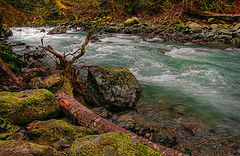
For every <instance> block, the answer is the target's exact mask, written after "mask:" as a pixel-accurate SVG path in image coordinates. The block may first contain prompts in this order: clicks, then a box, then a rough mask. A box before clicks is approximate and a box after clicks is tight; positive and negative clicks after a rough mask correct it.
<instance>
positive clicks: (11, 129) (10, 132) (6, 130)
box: [0, 118, 20, 140]
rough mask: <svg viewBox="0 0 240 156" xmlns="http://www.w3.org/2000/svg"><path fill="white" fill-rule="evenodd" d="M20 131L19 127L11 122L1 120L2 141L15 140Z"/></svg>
mask: <svg viewBox="0 0 240 156" xmlns="http://www.w3.org/2000/svg"><path fill="white" fill-rule="evenodd" d="M19 130H20V127H19V126H17V125H12V124H11V123H10V122H9V121H7V120H5V119H2V118H0V140H4V139H11V138H13V137H14V136H15V133H16V132H18V131H19Z"/></svg>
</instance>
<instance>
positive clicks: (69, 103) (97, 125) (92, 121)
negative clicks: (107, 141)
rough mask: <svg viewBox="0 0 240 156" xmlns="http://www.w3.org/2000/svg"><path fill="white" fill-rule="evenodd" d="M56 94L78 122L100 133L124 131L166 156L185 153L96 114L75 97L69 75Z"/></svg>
mask: <svg viewBox="0 0 240 156" xmlns="http://www.w3.org/2000/svg"><path fill="white" fill-rule="evenodd" d="M55 95H56V97H58V98H59V99H58V102H59V104H60V106H61V107H62V109H63V110H64V111H65V112H66V113H67V114H69V115H70V116H71V117H73V118H74V119H76V120H77V121H78V123H79V124H81V125H84V126H86V127H89V128H93V129H97V130H98V132H99V133H107V132H114V131H120V132H123V133H125V134H127V135H128V136H129V137H131V138H133V139H137V140H139V141H140V142H142V143H143V144H145V145H146V146H148V147H150V148H152V149H153V150H155V151H157V152H159V153H162V154H164V155H166V156H168V155H169V156H177V155H185V154H183V153H180V152H178V151H176V150H173V149H170V148H167V147H165V146H162V145H159V144H157V143H154V142H151V141H149V140H147V139H145V138H143V137H141V136H138V135H136V134H135V133H133V132H130V131H127V130H125V129H124V128H122V127H120V126H118V125H116V124H114V123H112V122H110V121H108V120H106V119H104V118H102V117H100V116H98V115H96V114H95V113H94V112H93V111H91V110H90V109H88V108H87V107H85V106H84V105H83V104H84V103H80V102H78V101H77V100H76V99H75V98H74V97H73V94H72V86H71V84H70V80H69V79H68V78H67V77H65V80H64V85H63V88H62V89H60V90H59V91H58V92H57V93H56V94H55Z"/></svg>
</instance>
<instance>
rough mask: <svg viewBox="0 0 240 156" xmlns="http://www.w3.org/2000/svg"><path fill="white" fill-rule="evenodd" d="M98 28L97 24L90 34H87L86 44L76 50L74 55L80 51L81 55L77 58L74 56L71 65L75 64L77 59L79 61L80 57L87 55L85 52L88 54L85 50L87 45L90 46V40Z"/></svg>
mask: <svg viewBox="0 0 240 156" xmlns="http://www.w3.org/2000/svg"><path fill="white" fill-rule="evenodd" d="M97 26H98V23H96V24H95V25H94V26H93V27H92V29H91V30H90V31H89V33H88V34H87V37H86V39H85V41H84V43H83V44H82V47H81V48H79V49H78V50H76V51H75V52H74V53H73V54H76V53H78V52H79V51H81V53H80V54H78V55H77V56H74V57H73V58H72V60H71V61H70V62H71V63H73V62H75V61H76V60H77V59H79V58H80V57H82V56H83V55H84V54H85V52H86V48H85V47H86V46H87V44H88V43H89V41H90V38H91V37H92V35H93V34H94V32H95V31H96V29H97Z"/></svg>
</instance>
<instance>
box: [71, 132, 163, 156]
mask: <svg viewBox="0 0 240 156" xmlns="http://www.w3.org/2000/svg"><path fill="white" fill-rule="evenodd" d="M70 155H105V156H112V155H132V156H134V155H156V156H157V155H159V156H160V155H161V154H160V153H157V152H155V151H154V150H152V149H151V148H149V147H147V146H145V145H143V144H142V143H140V142H139V141H138V140H135V139H131V138H130V137H129V136H127V135H126V134H124V133H122V132H111V133H104V134H101V135H92V136H86V137H84V138H80V139H77V140H76V141H74V143H73V144H72V147H71V149H70Z"/></svg>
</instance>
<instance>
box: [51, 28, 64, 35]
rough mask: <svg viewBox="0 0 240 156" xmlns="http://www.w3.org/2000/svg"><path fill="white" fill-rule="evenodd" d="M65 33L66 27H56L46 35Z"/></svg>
mask: <svg viewBox="0 0 240 156" xmlns="http://www.w3.org/2000/svg"><path fill="white" fill-rule="evenodd" d="M66 32H67V27H57V28H54V29H52V30H50V31H49V32H48V33H47V34H48V35H50V34H64V33H66Z"/></svg>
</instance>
